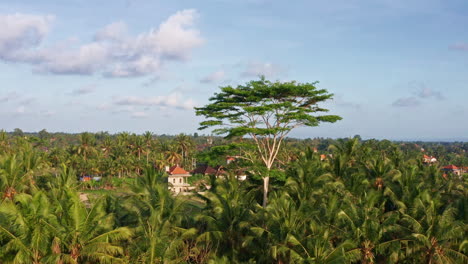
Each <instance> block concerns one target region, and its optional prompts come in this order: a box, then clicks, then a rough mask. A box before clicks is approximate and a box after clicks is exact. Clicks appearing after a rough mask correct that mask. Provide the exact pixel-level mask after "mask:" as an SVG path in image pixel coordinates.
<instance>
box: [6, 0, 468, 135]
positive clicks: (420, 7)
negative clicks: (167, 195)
mask: <svg viewBox="0 0 468 264" xmlns="http://www.w3.org/2000/svg"><path fill="white" fill-rule="evenodd" d="M466 25H468V2H467V1H465V0H445V1H443V0H405V1H403V0H332V1H299V0H297V1H269V0H238V1H228V0H203V1H194V0H191V1H189V0H186V1H150V0H115V1H103V0H96V1H85V0H68V1H63V0H61V1H58V0H48V1H45V0H36V1H26V0H17V1H9V3H7V1H4V2H0V28H1V30H0V79H1V80H2V85H1V86H0V123H1V128H2V129H5V130H8V131H11V130H13V129H14V128H16V127H18V128H21V129H23V130H25V131H39V130H41V129H43V128H45V129H47V130H48V131H66V132H81V131H109V132H120V131H130V132H137V133H141V132H144V131H147V130H149V131H153V132H155V133H157V134H163V133H166V134H176V133H182V132H183V133H193V132H196V129H197V127H198V122H200V121H201V120H202V119H201V117H196V116H195V115H194V111H193V106H200V105H203V104H205V103H206V102H207V99H208V98H209V97H210V96H211V95H212V94H213V93H214V92H216V90H217V89H218V86H222V85H236V84H241V83H244V82H246V81H248V80H251V79H255V78H257V77H256V76H258V75H260V74H263V75H265V76H266V77H268V78H270V79H273V80H297V81H300V82H313V81H320V84H319V87H320V88H325V89H328V90H329V91H330V92H332V93H334V94H335V99H334V100H333V101H332V102H329V103H327V104H326V106H327V107H329V108H330V110H331V112H332V113H334V114H339V115H341V116H343V118H344V119H343V120H342V121H340V122H338V123H335V124H327V125H322V126H320V127H317V128H301V129H298V130H297V131H294V132H293V134H292V136H296V137H348V136H353V135H355V134H359V135H361V136H362V137H363V138H388V139H423V140H430V139H466V138H467V134H466V131H468V122H467V121H466V120H467V118H466V115H467V114H468V106H467V104H466V99H467V98H468V30H467V29H466Z"/></svg>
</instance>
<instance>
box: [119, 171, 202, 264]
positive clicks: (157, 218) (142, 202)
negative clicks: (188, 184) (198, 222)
mask: <svg viewBox="0 0 468 264" xmlns="http://www.w3.org/2000/svg"><path fill="white" fill-rule="evenodd" d="M130 187H131V190H132V195H131V196H130V197H129V198H128V200H127V203H126V205H127V208H128V209H127V210H128V211H129V212H132V213H133V214H134V215H135V216H136V220H137V222H136V228H135V232H136V237H137V238H136V240H135V243H134V244H133V245H134V246H133V247H132V250H131V252H132V253H131V254H132V256H131V257H132V258H133V259H135V261H138V262H139V263H166V262H168V261H175V260H177V259H179V260H180V258H182V257H183V256H181V255H180V253H179V252H180V250H179V249H180V246H181V245H182V239H183V238H185V237H187V236H191V235H193V234H194V233H195V231H194V229H184V228H182V227H180V224H181V221H182V219H183V214H182V212H183V209H184V206H185V203H184V202H183V201H182V200H181V199H177V198H174V197H173V196H172V194H171V193H170V191H169V190H168V188H167V179H166V178H164V177H162V175H161V174H159V173H158V172H157V171H156V170H155V169H154V168H151V167H148V168H146V169H145V172H144V174H143V176H141V177H138V178H137V179H136V181H135V182H134V184H132V185H131V186H130Z"/></svg>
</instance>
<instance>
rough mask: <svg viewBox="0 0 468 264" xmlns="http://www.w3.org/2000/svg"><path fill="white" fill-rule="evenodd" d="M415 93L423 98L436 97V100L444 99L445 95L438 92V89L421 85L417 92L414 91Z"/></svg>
mask: <svg viewBox="0 0 468 264" xmlns="http://www.w3.org/2000/svg"><path fill="white" fill-rule="evenodd" d="M416 95H417V96H418V97H420V98H423V99H426V98H436V99H438V100H443V99H445V96H444V95H443V94H442V93H441V92H439V91H435V90H433V89H431V88H427V87H424V86H423V87H421V89H419V90H418V91H417V92H416Z"/></svg>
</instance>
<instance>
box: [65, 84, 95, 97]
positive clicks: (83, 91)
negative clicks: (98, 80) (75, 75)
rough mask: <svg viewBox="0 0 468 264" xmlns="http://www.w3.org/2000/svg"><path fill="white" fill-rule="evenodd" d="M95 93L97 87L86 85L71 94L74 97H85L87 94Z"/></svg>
mask: <svg viewBox="0 0 468 264" xmlns="http://www.w3.org/2000/svg"><path fill="white" fill-rule="evenodd" d="M94 91H96V85H94V84H91V85H86V86H83V87H80V88H78V89H75V90H73V91H72V92H71V94H72V95H85V94H90V93H93V92H94Z"/></svg>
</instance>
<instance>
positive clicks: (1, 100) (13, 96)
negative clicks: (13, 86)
mask: <svg viewBox="0 0 468 264" xmlns="http://www.w3.org/2000/svg"><path fill="white" fill-rule="evenodd" d="M18 98H20V96H19V94H18V93H16V92H10V93H8V94H6V95H4V96H0V103H4V102H8V101H12V100H16V99H18Z"/></svg>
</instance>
